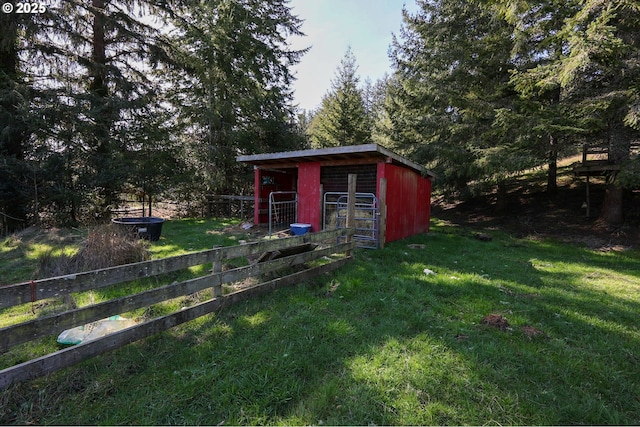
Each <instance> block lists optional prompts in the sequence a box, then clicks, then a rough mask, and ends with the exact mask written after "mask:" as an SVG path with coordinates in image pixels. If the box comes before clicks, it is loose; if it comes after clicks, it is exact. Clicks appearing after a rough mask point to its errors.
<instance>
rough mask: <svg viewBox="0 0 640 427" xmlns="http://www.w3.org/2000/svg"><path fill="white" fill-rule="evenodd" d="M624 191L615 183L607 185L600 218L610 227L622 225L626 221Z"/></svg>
mask: <svg viewBox="0 0 640 427" xmlns="http://www.w3.org/2000/svg"><path fill="white" fill-rule="evenodd" d="M623 194H624V189H623V188H622V187H620V186H618V185H616V184H615V183H610V184H607V188H606V191H605V195H604V204H603V206H602V213H601V214H600V218H601V219H602V220H604V221H605V222H606V223H607V224H609V225H620V224H622V223H623V221H624V211H623Z"/></svg>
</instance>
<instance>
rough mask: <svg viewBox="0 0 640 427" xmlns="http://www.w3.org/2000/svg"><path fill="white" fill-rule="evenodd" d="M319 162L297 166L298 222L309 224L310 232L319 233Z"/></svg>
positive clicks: (320, 210)
mask: <svg viewBox="0 0 640 427" xmlns="http://www.w3.org/2000/svg"><path fill="white" fill-rule="evenodd" d="M321 203H322V195H321V194H320V162H309V163H300V164H299V165H298V222H301V223H305V224H311V231H314V232H315V231H321V230H322V227H321V225H320V220H321V215H322V209H321Z"/></svg>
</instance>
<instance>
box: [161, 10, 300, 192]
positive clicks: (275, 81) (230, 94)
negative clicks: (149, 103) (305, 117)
mask: <svg viewBox="0 0 640 427" xmlns="http://www.w3.org/2000/svg"><path fill="white" fill-rule="evenodd" d="M193 11H197V13H196V12H193ZM176 15H177V16H176V19H175V21H174V25H175V26H176V28H177V30H176V32H175V34H174V35H173V37H174V43H176V44H178V43H179V44H181V49H180V54H179V57H178V58H177V59H176V61H177V62H180V63H183V64H185V72H182V71H180V72H179V73H178V74H176V75H174V76H173V82H172V83H173V88H172V93H173V95H172V99H173V103H174V105H175V108H176V111H177V112H178V114H179V118H180V121H181V123H182V125H183V126H184V129H185V133H184V138H185V141H184V142H185V144H188V145H189V147H190V148H189V150H190V153H191V154H192V158H191V161H192V166H193V167H194V169H195V171H196V174H197V177H198V180H199V183H200V184H204V187H205V188H204V190H205V191H210V192H218V193H226V192H230V191H233V185H234V180H232V179H230V178H231V177H237V176H238V175H239V174H240V173H241V169H240V168H241V167H242V166H241V165H238V163H237V162H236V161H235V157H236V156H237V154H238V153H240V152H245V153H255V152H261V151H262V152H264V151H269V150H274V149H278V148H285V147H297V146H299V145H300V144H302V143H303V140H302V139H301V138H300V137H298V136H296V133H295V125H294V120H293V115H294V111H293V107H291V101H292V93H291V90H290V88H289V86H290V83H291V82H292V81H293V76H292V74H291V70H290V67H291V66H292V65H294V64H296V63H297V62H298V61H299V59H300V57H301V55H302V54H303V53H304V51H295V50H291V49H290V48H289V46H288V42H287V39H286V37H287V35H289V34H292V35H301V34H302V33H301V31H300V26H301V21H300V20H299V19H298V18H297V17H296V16H294V15H293V14H292V13H291V8H290V7H289V6H287V2H286V1H285V0H277V1H266V0H239V1H238V0H215V1H199V0H192V1H186V2H185V4H184V7H183V8H181V9H179V10H178V11H177V12H176Z"/></svg>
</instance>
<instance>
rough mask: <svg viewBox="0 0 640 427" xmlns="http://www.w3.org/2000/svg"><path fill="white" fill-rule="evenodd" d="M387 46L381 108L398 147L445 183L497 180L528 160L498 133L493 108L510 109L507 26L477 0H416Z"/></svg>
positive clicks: (463, 186) (457, 186) (451, 186)
mask: <svg viewBox="0 0 640 427" xmlns="http://www.w3.org/2000/svg"><path fill="white" fill-rule="evenodd" d="M418 6H419V7H420V9H419V11H418V12H417V13H416V14H415V15H413V16H412V15H410V14H409V13H407V12H406V11H404V12H403V15H404V25H403V28H402V30H401V33H400V39H399V40H398V39H395V40H394V43H393V45H392V50H391V54H392V59H393V60H394V66H395V73H396V77H395V78H396V82H395V83H394V84H393V85H390V94H391V99H390V100H389V102H388V103H387V112H388V114H389V118H390V120H391V138H392V139H393V141H394V144H395V146H396V149H397V150H398V151H401V152H404V153H408V155H409V156H411V157H413V158H414V159H415V160H417V161H419V162H422V163H425V164H428V165H429V166H430V168H432V169H434V170H435V171H436V172H437V173H438V176H439V179H440V185H441V186H442V187H443V189H445V190H449V191H457V190H465V191H467V190H469V188H470V187H468V184H469V182H471V181H475V182H476V184H477V185H480V184H482V183H483V182H484V183H489V184H495V183H498V184H499V187H500V188H499V189H502V190H503V189H504V186H503V184H504V182H505V179H506V178H507V177H508V176H509V175H510V174H512V173H513V172H515V171H518V170H522V169H523V168H525V167H527V166H531V165H532V164H535V156H534V154H533V153H531V152H530V151H529V150H527V149H526V147H525V149H524V150H523V149H522V148H523V147H521V146H518V144H517V142H516V141H512V140H504V139H502V135H501V130H500V129H499V128H496V127H495V126H494V123H495V121H496V111H499V110H500V109H502V108H511V104H512V102H513V89H512V86H511V84H510V81H509V80H510V71H511V70H512V68H513V63H512V61H511V58H510V52H511V47H512V41H511V39H510V36H511V33H512V31H511V28H510V26H509V25H507V24H506V23H505V21H503V20H501V19H498V16H497V14H496V13H494V12H492V11H491V10H489V9H488V8H487V7H486V6H485V5H484V4H483V3H481V2H475V1H469V2H460V1H457V0H434V1H418Z"/></svg>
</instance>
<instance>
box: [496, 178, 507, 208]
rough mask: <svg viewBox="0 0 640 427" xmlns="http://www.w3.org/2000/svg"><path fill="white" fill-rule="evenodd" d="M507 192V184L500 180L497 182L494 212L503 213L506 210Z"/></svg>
mask: <svg viewBox="0 0 640 427" xmlns="http://www.w3.org/2000/svg"><path fill="white" fill-rule="evenodd" d="M508 197H509V195H508V193H507V185H506V184H505V183H504V182H503V181H500V182H499V183H498V191H497V193H496V213H498V214H503V213H506V212H507V207H508V202H509V200H508Z"/></svg>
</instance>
